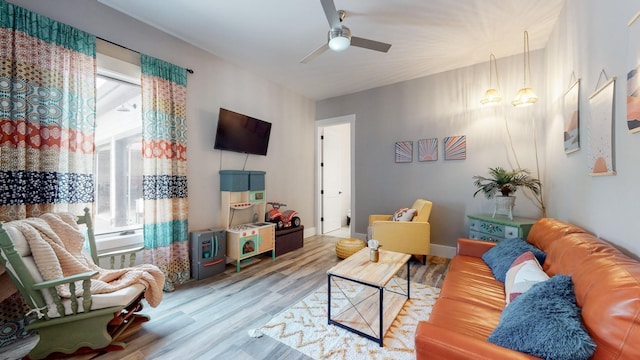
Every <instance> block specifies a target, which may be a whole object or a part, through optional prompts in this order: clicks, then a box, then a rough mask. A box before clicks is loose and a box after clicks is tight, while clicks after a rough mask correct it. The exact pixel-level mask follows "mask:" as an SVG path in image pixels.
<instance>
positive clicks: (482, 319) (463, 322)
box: [429, 297, 501, 340]
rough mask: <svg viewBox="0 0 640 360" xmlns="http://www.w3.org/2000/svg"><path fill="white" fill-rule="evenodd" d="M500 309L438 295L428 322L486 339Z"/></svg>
mask: <svg viewBox="0 0 640 360" xmlns="http://www.w3.org/2000/svg"><path fill="white" fill-rule="evenodd" d="M500 313H501V311H500V310H496V309H492V308H489V307H486V306H483V305H480V304H473V303H469V302H466V301H459V300H456V299H449V298H443V297H438V300H437V301H436V303H435V305H433V309H432V310H431V315H430V316H429V323H432V324H435V325H438V326H440V327H442V328H445V329H451V330H454V331H455V332H456V333H458V334H462V335H466V336H469V337H471V338H475V339H481V340H486V338H487V336H489V335H490V334H491V331H492V330H493V329H494V328H495V327H496V326H497V325H498V322H499V321H500Z"/></svg>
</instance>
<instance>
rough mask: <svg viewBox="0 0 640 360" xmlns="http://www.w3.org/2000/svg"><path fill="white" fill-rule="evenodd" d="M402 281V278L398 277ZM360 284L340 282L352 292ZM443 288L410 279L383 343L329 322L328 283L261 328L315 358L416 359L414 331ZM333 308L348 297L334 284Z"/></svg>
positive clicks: (262, 330) (353, 292) (340, 305)
mask: <svg viewBox="0 0 640 360" xmlns="http://www.w3.org/2000/svg"><path fill="white" fill-rule="evenodd" d="M395 280H398V281H400V283H401V285H402V284H403V283H404V285H405V286H404V287H405V288H406V280H404V281H402V280H399V279H398V278H395ZM359 286H361V285H352V283H348V284H347V283H346V282H344V281H341V282H340V287H341V288H342V289H343V290H344V291H345V292H346V293H347V294H348V295H349V294H350V293H351V294H355V293H356V292H358V291H360V290H361V288H359ZM439 294H440V289H438V288H434V287H430V286H428V285H423V284H417V283H413V282H412V283H411V299H410V300H408V301H407V302H406V303H405V304H404V307H403V308H402V310H401V311H400V313H399V314H398V316H397V317H396V319H395V321H394V322H393V323H392V325H391V327H390V328H389V330H388V331H387V333H386V334H385V336H384V340H383V343H384V347H380V346H379V345H378V343H376V342H374V341H371V340H368V339H366V338H364V337H361V336H359V335H357V334H354V333H352V332H349V331H347V330H344V329H342V328H340V327H337V326H334V325H328V324H327V286H326V285H324V286H322V287H320V288H319V289H317V290H316V291H314V292H313V293H311V294H310V295H308V296H307V297H305V298H304V299H303V300H302V301H300V302H299V303H297V304H295V305H293V306H292V307H290V308H288V309H286V310H284V311H283V312H281V313H280V314H278V315H276V317H274V318H273V319H271V321H269V323H267V324H266V325H264V326H263V327H262V328H260V330H261V332H262V333H263V334H265V335H268V336H270V337H272V338H274V339H276V340H278V341H280V342H282V343H284V344H286V345H288V346H290V347H292V348H294V349H296V350H298V351H300V352H302V353H304V354H305V355H307V356H310V357H312V358H314V359H332V360H333V359H345V360H347V359H348V360H352V359H394V360H399V359H415V352H414V349H415V344H414V335H415V330H416V326H417V325H418V321H421V320H427V319H428V318H429V315H430V314H431V308H432V306H433V304H434V303H435V301H436V299H437V298H438V295H439ZM331 296H332V300H331V308H332V315H331V317H332V318H333V317H334V315H335V314H334V310H333V309H334V308H335V309H336V311H337V309H340V308H342V307H343V306H344V305H345V304H347V300H346V298H345V297H344V295H342V294H341V293H340V292H338V291H336V290H335V286H334V287H332V293H331Z"/></svg>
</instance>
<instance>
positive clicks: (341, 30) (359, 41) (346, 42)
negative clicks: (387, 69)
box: [300, 0, 391, 64]
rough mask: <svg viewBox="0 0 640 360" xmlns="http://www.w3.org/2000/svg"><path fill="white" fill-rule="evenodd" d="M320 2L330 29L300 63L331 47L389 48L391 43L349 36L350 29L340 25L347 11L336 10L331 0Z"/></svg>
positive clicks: (336, 49) (334, 48) (339, 48)
mask: <svg viewBox="0 0 640 360" xmlns="http://www.w3.org/2000/svg"><path fill="white" fill-rule="evenodd" d="M320 3H321V4H322V8H323V9H324V13H325V15H326V16H327V21H329V27H330V29H329V33H328V36H327V38H328V39H327V42H326V43H325V44H324V45H322V46H320V47H319V48H317V49H315V50H314V51H313V52H311V54H309V55H307V56H305V58H304V59H302V61H300V62H301V63H303V64H306V63H308V62H309V61H311V60H313V59H315V58H316V57H317V56H318V55H320V54H322V53H323V52H325V51H327V49H331V50H333V51H344V50H346V49H347V48H348V47H349V46H350V45H353V46H357V47H361V48H365V49H370V50H375V51H381V52H384V53H386V52H387V51H389V48H391V44H385V43H383V42H379V41H374V40H369V39H363V38H361V37H357V36H351V30H349V28H348V27H346V26H344V25H342V20H343V19H344V18H345V16H346V15H347V13H346V12H345V11H344V10H336V5H335V4H334V3H333V0H320Z"/></svg>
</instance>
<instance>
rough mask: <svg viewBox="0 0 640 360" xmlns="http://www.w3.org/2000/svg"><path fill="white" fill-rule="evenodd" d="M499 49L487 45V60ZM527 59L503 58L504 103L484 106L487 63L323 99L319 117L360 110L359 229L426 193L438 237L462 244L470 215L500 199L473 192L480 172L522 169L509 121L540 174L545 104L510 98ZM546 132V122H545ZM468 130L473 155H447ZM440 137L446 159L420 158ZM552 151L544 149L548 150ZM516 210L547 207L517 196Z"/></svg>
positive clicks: (538, 81) (539, 69)
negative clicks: (407, 159) (401, 156)
mask: <svg viewBox="0 0 640 360" xmlns="http://www.w3.org/2000/svg"><path fill="white" fill-rule="evenodd" d="M490 51H491V49H487V59H488V58H489V54H490ZM543 55H544V53H543V52H542V51H537V52H534V53H532V54H531V72H532V76H533V79H532V82H531V85H532V87H533V88H534V89H535V90H536V92H537V94H538V96H540V97H542V98H544V56H543ZM522 64H523V58H522V56H514V57H509V58H505V59H498V72H499V75H500V82H501V85H502V86H501V88H502V89H501V90H502V91H501V92H502V94H503V97H504V98H505V100H504V103H505V105H503V106H498V107H489V108H487V107H482V106H481V105H480V98H481V97H482V95H483V94H484V91H485V90H486V89H487V88H488V87H489V65H488V62H487V63H486V64H479V65H475V66H471V67H466V68H462V69H457V70H453V71H449V72H445V73H441V74H437V75H433V76H428V77H424V78H420V79H416V80H412V81H406V82H402V83H398V84H394V85H390V86H385V87H380V88H377V89H373V90H369V91H363V92H360V93H356V94H351V95H346V96H341V97H337V98H332V99H327V100H324V101H319V102H318V103H317V107H316V111H317V118H318V119H325V118H330V117H336V116H342V115H347V114H355V116H356V121H355V139H356V140H355V184H356V185H355V189H354V191H355V194H356V196H355V199H356V200H355V201H356V204H355V207H356V210H357V211H356V217H357V218H356V219H354V221H355V226H356V228H355V231H356V232H358V233H366V230H367V221H368V219H367V217H368V215H369V214H391V213H393V211H395V210H396V209H397V208H399V207H402V206H410V205H411V204H412V202H413V201H414V200H415V199H416V198H418V197H423V198H425V199H428V200H431V201H433V203H434V206H433V210H432V213H431V218H430V223H431V242H432V243H433V244H438V245H444V246H455V241H456V239H457V238H458V237H462V236H466V235H467V231H466V226H467V225H466V214H469V213H487V212H492V211H493V202H492V201H490V200H487V199H485V198H484V197H482V196H478V197H476V198H474V197H473V193H474V192H475V187H474V186H473V179H472V177H473V176H474V175H486V173H487V169H488V168H489V167H495V166H502V167H505V168H511V167H517V165H516V159H515V158H514V156H513V152H512V151H511V146H510V145H509V141H508V133H507V131H506V127H505V120H507V121H508V122H509V130H510V132H511V137H512V139H513V144H514V148H515V150H516V154H517V160H518V162H519V163H520V166H521V167H523V168H527V169H529V170H532V171H535V169H536V164H535V151H534V149H535V147H534V143H533V136H532V135H533V128H532V123H531V120H532V119H533V116H534V115H535V118H539V117H541V115H540V112H541V111H543V110H544V107H543V106H541V105H540V104H537V105H536V106H534V107H529V108H521V109H515V108H513V106H511V105H510V100H511V99H512V98H513V97H514V96H515V94H516V92H517V90H518V89H519V88H520V87H522V82H523V74H522ZM537 130H538V132H539V135H542V134H543V128H542V126H537ZM453 135H466V137H467V158H466V160H446V161H445V160H444V154H443V138H444V137H447V136H453ZM424 138H438V161H432V162H418V160H417V156H418V151H417V141H418V140H419V139H424ZM397 141H413V142H414V143H413V144H414V149H413V150H414V152H413V158H414V160H413V162H411V163H395V161H394V144H395V142H397ZM543 151H544V149H543V148H542V149H540V150H539V155H540V156H542V155H543ZM516 195H517V196H518V199H517V201H516V207H515V214H516V215H518V216H524V217H538V216H540V214H541V212H540V210H539V209H538V208H536V206H535V205H534V204H533V203H532V202H531V201H530V200H529V199H527V198H526V197H525V194H524V193H521V192H518V193H516Z"/></svg>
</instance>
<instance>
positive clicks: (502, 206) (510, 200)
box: [493, 196, 516, 220]
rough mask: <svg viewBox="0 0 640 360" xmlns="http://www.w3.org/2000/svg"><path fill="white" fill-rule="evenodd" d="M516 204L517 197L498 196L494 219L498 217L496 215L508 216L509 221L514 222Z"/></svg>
mask: <svg viewBox="0 0 640 360" xmlns="http://www.w3.org/2000/svg"><path fill="white" fill-rule="evenodd" d="M515 204H516V197H515V196H496V202H495V208H494V209H493V217H496V215H507V216H508V217H509V220H513V207H514V206H515Z"/></svg>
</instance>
